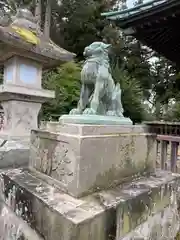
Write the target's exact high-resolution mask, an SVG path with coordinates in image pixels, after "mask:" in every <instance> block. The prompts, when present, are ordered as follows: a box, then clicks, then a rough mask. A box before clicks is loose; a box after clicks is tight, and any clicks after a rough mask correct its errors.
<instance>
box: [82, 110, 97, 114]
mask: <svg viewBox="0 0 180 240" xmlns="http://www.w3.org/2000/svg"><path fill="white" fill-rule="evenodd" d="M83 114H84V115H95V114H96V112H95V111H94V109H92V108H86V109H85V110H84V112H83Z"/></svg>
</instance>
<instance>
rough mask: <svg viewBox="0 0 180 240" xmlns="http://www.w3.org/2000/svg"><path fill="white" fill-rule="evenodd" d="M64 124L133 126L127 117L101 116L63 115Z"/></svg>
mask: <svg viewBox="0 0 180 240" xmlns="http://www.w3.org/2000/svg"><path fill="white" fill-rule="evenodd" d="M59 121H60V123H62V124H68V123H69V124H88V125H132V121H131V120H130V119H129V118H125V117H115V116H101V115H86V114H83V115H63V116H61V117H60V119H59Z"/></svg>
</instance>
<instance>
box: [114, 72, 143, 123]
mask: <svg viewBox="0 0 180 240" xmlns="http://www.w3.org/2000/svg"><path fill="white" fill-rule="evenodd" d="M112 72H113V77H114V79H115V81H116V82H119V83H120V86H121V89H122V103H123V107H124V116H126V117H130V118H131V120H132V121H133V122H134V123H136V122H141V120H142V119H143V118H144V109H143V104H142V99H143V92H142V89H141V87H140V84H139V82H138V81H137V80H136V79H135V78H132V77H130V76H129V75H128V73H127V72H126V71H122V70H120V69H119V68H118V67H115V68H114V69H113V71H112Z"/></svg>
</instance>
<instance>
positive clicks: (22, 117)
mask: <svg viewBox="0 0 180 240" xmlns="http://www.w3.org/2000/svg"><path fill="white" fill-rule="evenodd" d="M2 107H3V110H4V126H3V129H2V131H1V132H0V133H1V134H3V135H8V136H14V137H15V136H19V137H20V136H23V137H24V136H29V135H30V132H31V129H37V127H38V126H37V117H38V113H39V111H40V108H41V103H36V102H23V101H16V100H12V101H5V102H2Z"/></svg>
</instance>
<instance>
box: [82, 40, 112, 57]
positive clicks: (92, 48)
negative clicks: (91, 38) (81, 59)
mask: <svg viewBox="0 0 180 240" xmlns="http://www.w3.org/2000/svg"><path fill="white" fill-rule="evenodd" d="M110 46H111V45H110V44H106V43H103V42H94V43H92V44H91V45H89V46H88V47H86V48H85V49H84V53H83V54H84V56H85V57H91V56H96V55H102V54H103V55H104V54H105V55H107V56H108V52H109V48H110Z"/></svg>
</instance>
